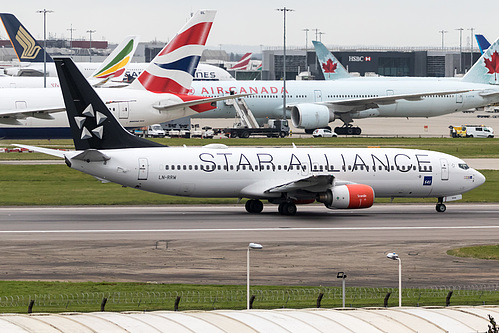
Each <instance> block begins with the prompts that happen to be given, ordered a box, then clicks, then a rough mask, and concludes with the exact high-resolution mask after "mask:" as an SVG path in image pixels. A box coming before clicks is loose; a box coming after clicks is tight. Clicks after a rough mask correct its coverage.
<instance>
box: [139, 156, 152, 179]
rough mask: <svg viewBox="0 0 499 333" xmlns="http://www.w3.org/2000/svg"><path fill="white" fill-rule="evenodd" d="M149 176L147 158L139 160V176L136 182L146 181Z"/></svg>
mask: <svg viewBox="0 0 499 333" xmlns="http://www.w3.org/2000/svg"><path fill="white" fill-rule="evenodd" d="M148 174H149V164H148V163H147V158H139V175H138V178H137V179H138V180H147V176H148Z"/></svg>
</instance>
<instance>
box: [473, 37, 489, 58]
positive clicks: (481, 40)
mask: <svg viewBox="0 0 499 333" xmlns="http://www.w3.org/2000/svg"><path fill="white" fill-rule="evenodd" d="M475 39H476V42H477V44H478V48H479V49H480V53H481V54H483V52H485V51H487V49H488V48H489V47H490V43H489V41H488V40H487V38H485V36H484V35H475Z"/></svg>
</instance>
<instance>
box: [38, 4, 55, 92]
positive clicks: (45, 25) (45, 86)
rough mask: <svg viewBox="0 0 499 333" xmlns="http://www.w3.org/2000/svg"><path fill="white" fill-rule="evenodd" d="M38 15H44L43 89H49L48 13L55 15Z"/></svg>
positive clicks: (40, 11)
mask: <svg viewBox="0 0 499 333" xmlns="http://www.w3.org/2000/svg"><path fill="white" fill-rule="evenodd" d="M36 12H37V13H43V87H44V88H47V13H53V12H54V11H53V10H47V9H43V10H37V11H36Z"/></svg>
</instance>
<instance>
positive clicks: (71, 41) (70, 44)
mask: <svg viewBox="0 0 499 333" xmlns="http://www.w3.org/2000/svg"><path fill="white" fill-rule="evenodd" d="M66 30H69V31H70V33H71V39H70V40H69V48H70V49H71V58H73V31H75V30H76V29H73V24H71V28H69V29H66Z"/></svg>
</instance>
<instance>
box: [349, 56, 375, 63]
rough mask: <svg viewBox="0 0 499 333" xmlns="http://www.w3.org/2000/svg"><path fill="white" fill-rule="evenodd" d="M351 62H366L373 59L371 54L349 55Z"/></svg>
mask: <svg viewBox="0 0 499 333" xmlns="http://www.w3.org/2000/svg"><path fill="white" fill-rule="evenodd" d="M348 61H349V62H364V61H371V57H369V56H348Z"/></svg>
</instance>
